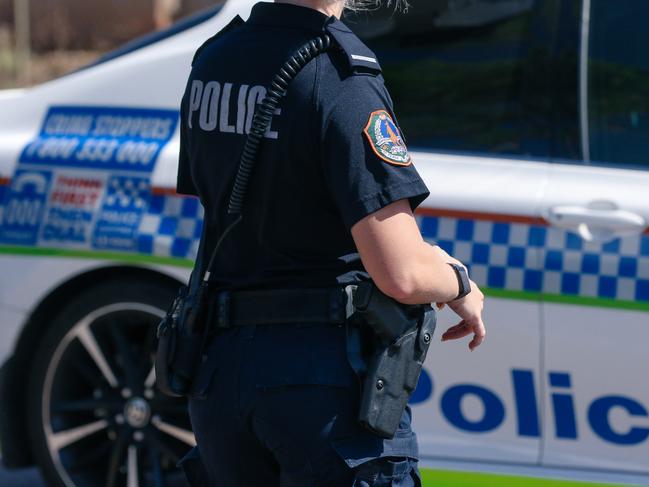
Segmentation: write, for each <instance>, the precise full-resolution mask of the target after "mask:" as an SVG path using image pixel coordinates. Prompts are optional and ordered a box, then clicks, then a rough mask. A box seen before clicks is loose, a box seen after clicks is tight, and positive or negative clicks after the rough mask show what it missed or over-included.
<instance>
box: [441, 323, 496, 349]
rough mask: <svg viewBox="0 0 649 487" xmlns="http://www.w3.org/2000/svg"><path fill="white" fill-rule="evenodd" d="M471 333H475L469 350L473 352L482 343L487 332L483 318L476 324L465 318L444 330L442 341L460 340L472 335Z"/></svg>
mask: <svg viewBox="0 0 649 487" xmlns="http://www.w3.org/2000/svg"><path fill="white" fill-rule="evenodd" d="M471 333H473V339H472V340H471V341H470V342H469V350H471V351H472V352H473V351H474V350H475V349H476V348H478V347H479V346H480V345H481V344H482V342H483V341H484V338H485V335H486V334H487V332H486V330H485V326H484V323H482V320H479V321H477V322H475V323H474V324H470V323H469V322H467V321H464V320H462V321H460V322H459V323H458V324H457V325H455V326H452V327H450V328H449V329H448V330H446V331H445V332H444V334H443V335H442V341H443V342H445V341H447V340H458V339H460V338H464V337H465V336H468V335H470V334H471Z"/></svg>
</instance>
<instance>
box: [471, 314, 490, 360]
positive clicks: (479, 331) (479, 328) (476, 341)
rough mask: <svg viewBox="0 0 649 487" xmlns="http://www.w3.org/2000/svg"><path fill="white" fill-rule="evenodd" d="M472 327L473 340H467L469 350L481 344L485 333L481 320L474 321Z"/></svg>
mask: <svg viewBox="0 0 649 487" xmlns="http://www.w3.org/2000/svg"><path fill="white" fill-rule="evenodd" d="M473 328H474V333H473V340H471V341H470V342H469V350H471V351H472V352H473V351H474V350H475V349H476V348H478V347H479V346H480V345H481V344H482V342H483V341H484V337H485V335H486V334H487V331H486V330H485V327H484V323H482V320H480V321H479V322H478V323H476V326H474V327H473Z"/></svg>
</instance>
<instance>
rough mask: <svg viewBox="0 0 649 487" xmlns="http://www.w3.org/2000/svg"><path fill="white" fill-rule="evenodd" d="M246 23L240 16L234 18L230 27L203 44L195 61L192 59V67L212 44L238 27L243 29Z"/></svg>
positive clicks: (195, 55)
mask: <svg viewBox="0 0 649 487" xmlns="http://www.w3.org/2000/svg"><path fill="white" fill-rule="evenodd" d="M245 23H246V22H245V21H244V20H243V19H242V18H241V17H240V16H238V15H237V16H236V17H235V18H233V19H232V20H231V21H230V23H229V24H228V25H226V26H225V27H223V29H221V30H220V31H219V32H217V33H216V34H214V35H213V36H212V37H210V38H209V39H208V40H206V41H205V42H203V44H202V45H201V47H199V48H198V50H197V51H196V54H194V59H192V66H193V65H194V63H195V62H196V59H198V56H200V54H201V53H202V52H203V50H204V49H205V48H206V47H207V46H209V45H210V44H211V43H212V42H214V41H215V40H217V39H219V38H220V37H223V36H224V35H225V34H227V33H228V32H231V31H233V30H234V29H236V28H237V27H241V26H242V25H243V24H245Z"/></svg>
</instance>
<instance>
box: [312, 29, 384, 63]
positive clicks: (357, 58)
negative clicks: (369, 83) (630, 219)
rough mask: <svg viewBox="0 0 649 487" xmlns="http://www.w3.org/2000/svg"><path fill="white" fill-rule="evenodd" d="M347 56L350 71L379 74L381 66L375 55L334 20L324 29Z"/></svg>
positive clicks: (348, 30)
mask: <svg viewBox="0 0 649 487" xmlns="http://www.w3.org/2000/svg"><path fill="white" fill-rule="evenodd" d="M325 29H326V30H327V32H328V33H329V34H330V35H331V37H333V38H334V39H335V41H336V43H337V44H338V46H339V47H340V48H341V49H342V51H343V52H344V53H345V55H346V56H347V61H348V62H349V66H350V68H351V70H352V71H353V72H355V73H370V74H374V75H375V76H378V75H379V74H381V65H380V64H379V61H378V60H377V59H376V55H375V54H374V53H373V52H372V51H371V50H370V48H369V47H367V46H366V45H365V44H364V43H363V41H361V40H360V39H359V38H358V37H357V36H356V34H354V33H353V32H352V31H351V30H350V29H349V27H347V26H346V25H345V24H344V23H343V22H342V21H340V20H338V19H334V20H332V21H331V22H329V24H327V26H326V27H325Z"/></svg>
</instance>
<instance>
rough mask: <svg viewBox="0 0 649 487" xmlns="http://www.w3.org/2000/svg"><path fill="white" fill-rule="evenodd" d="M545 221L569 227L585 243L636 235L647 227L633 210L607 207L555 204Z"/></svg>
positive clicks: (561, 226) (557, 225)
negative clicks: (547, 219)
mask: <svg viewBox="0 0 649 487" xmlns="http://www.w3.org/2000/svg"><path fill="white" fill-rule="evenodd" d="M549 220H550V222H551V223H552V225H553V226H556V227H559V228H565V229H570V230H573V231H575V232H576V233H578V234H579V235H580V236H581V238H583V239H584V240H586V241H588V242H608V241H610V240H613V239H615V238H618V237H624V236H628V235H638V234H640V233H642V232H643V231H644V229H645V228H647V222H646V220H645V219H644V218H643V217H642V216H640V215H638V214H637V213H633V212H631V211H626V210H619V209H611V208H606V209H600V208H589V207H586V206H555V207H554V208H551V209H550V214H549Z"/></svg>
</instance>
